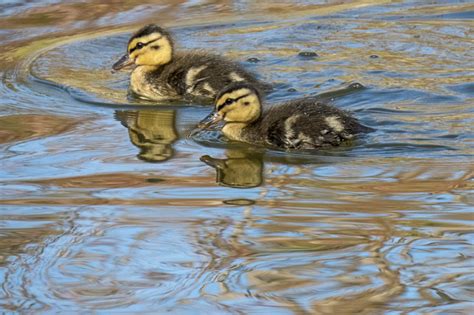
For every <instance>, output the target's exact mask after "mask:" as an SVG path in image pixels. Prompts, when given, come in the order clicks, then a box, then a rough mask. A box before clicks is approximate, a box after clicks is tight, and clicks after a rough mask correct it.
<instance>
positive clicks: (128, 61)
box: [112, 54, 134, 71]
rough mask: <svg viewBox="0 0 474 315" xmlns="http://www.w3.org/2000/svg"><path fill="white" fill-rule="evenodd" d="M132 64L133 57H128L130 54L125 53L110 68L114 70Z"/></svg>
mask: <svg viewBox="0 0 474 315" xmlns="http://www.w3.org/2000/svg"><path fill="white" fill-rule="evenodd" d="M133 64H134V61H133V59H130V56H129V55H128V54H125V55H123V56H122V58H120V59H119V60H118V61H117V62H116V63H114V65H113V66H112V69H114V70H115V71H118V70H121V69H123V68H125V67H128V66H131V65H133Z"/></svg>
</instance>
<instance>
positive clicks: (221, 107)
mask: <svg viewBox="0 0 474 315" xmlns="http://www.w3.org/2000/svg"><path fill="white" fill-rule="evenodd" d="M249 95H250V93H249V94H245V95H242V96H239V97H237V98H234V99H232V102H230V103H229V104H226V103H227V100H229V99H227V100H226V102H225V103H224V104H222V105H219V106H217V111H220V110H221V109H223V108H224V107H226V106H227V105H230V104H233V103H235V102H237V101H238V100H240V99H242V98H244V97H247V96H249Z"/></svg>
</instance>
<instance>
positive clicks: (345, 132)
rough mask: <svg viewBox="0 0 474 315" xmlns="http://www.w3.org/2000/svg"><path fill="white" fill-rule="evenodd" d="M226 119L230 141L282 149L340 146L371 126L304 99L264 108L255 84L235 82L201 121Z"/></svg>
mask: <svg viewBox="0 0 474 315" xmlns="http://www.w3.org/2000/svg"><path fill="white" fill-rule="evenodd" d="M220 121H223V122H224V123H225V125H224V126H223V128H222V133H223V134H224V135H225V136H226V137H227V138H229V139H231V140H236V141H242V142H247V143H253V144H258V145H265V146H271V147H275V148H281V149H294V150H307V149H317V148H321V147H328V146H338V145H340V144H342V143H343V142H345V141H347V140H351V139H353V138H354V137H355V135H356V134H358V133H364V132H370V131H372V129H371V128H369V127H366V126H364V125H362V124H360V123H359V122H358V121H357V120H356V119H355V118H353V117H351V116H350V114H349V113H347V112H346V111H343V110H341V109H338V108H336V107H333V106H330V105H327V104H324V103H321V101H320V100H318V99H316V98H301V99H297V100H293V101H290V102H287V103H284V104H281V105H276V106H272V107H269V108H267V109H266V110H262V103H261V96H260V94H259V92H258V90H257V89H255V87H253V86H252V85H249V84H246V83H235V84H232V85H230V86H228V87H226V88H225V89H223V90H222V91H221V92H220V93H219V94H218V95H217V97H216V100H215V110H214V112H212V113H211V114H210V115H209V116H208V117H207V118H205V119H204V120H203V121H202V122H201V123H200V124H199V127H200V128H207V127H210V126H212V125H216V124H217V123H219V122H220Z"/></svg>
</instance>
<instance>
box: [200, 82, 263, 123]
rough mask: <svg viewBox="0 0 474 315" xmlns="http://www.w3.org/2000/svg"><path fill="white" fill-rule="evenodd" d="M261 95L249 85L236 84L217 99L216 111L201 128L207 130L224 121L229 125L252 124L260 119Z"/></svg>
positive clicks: (221, 93)
mask: <svg viewBox="0 0 474 315" xmlns="http://www.w3.org/2000/svg"><path fill="white" fill-rule="evenodd" d="M261 112H262V105H261V101H260V93H259V92H258V90H257V89H255V88H254V87H252V86H251V85H249V84H247V83H242V82H238V83H234V84H231V85H229V86H227V87H226V88H224V89H223V90H222V91H221V92H220V93H219V94H218V95H217V97H216V101H215V109H214V112H213V113H211V115H210V116H208V118H206V119H205V120H203V122H202V123H201V124H200V127H202V128H206V127H209V126H211V125H215V124H216V123H218V122H219V121H221V120H223V121H225V122H228V123H245V124H248V123H251V122H253V121H255V120H257V119H258V118H259V117H260V114H261Z"/></svg>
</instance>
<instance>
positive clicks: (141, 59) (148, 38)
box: [112, 24, 173, 70]
mask: <svg viewBox="0 0 474 315" xmlns="http://www.w3.org/2000/svg"><path fill="white" fill-rule="evenodd" d="M172 58H173V42H172V40H171V36H170V35H169V33H168V32H166V31H165V30H163V29H162V28H161V27H159V26H158V25H155V24H150V25H147V26H145V27H143V28H141V29H140V30H139V31H138V32H136V33H135V34H133V35H132V37H131V38H130V40H129V41H128V47H127V53H126V54H125V55H124V56H123V57H122V58H120V60H119V61H117V62H116V63H115V64H114V65H113V67H112V68H113V69H114V70H120V69H122V68H125V67H127V66H129V65H132V64H136V65H139V66H160V65H165V64H167V63H169V62H170V61H171V59H172Z"/></svg>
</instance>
